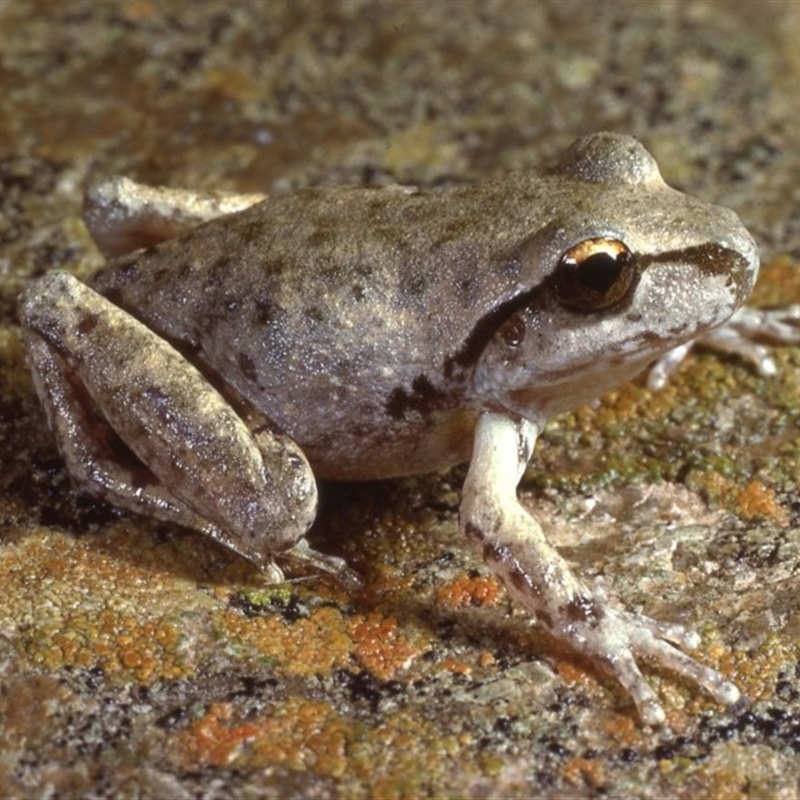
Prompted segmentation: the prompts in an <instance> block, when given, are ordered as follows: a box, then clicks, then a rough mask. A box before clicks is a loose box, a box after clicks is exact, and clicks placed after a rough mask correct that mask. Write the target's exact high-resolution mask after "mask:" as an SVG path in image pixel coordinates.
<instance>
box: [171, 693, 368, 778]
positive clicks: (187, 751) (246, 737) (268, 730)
mask: <svg viewBox="0 0 800 800" xmlns="http://www.w3.org/2000/svg"><path fill="white" fill-rule="evenodd" d="M234 716H235V711H234V709H233V707H232V706H230V705H229V704H227V703H215V704H212V705H210V706H209V707H208V709H207V710H206V712H205V714H203V716H202V717H200V718H199V719H197V720H195V721H194V722H192V723H191V724H190V725H189V726H188V728H186V729H184V730H182V731H180V732H179V733H178V734H177V735H176V736H175V739H174V741H173V744H174V746H175V747H177V748H178V749H179V751H181V752H182V753H183V754H184V755H185V757H186V758H187V759H188V761H190V762H192V763H195V764H204V765H209V766H215V767H223V766H231V765H236V766H238V767H240V768H245V767H247V768H250V769H252V768H264V767H269V766H277V765H280V766H284V767H287V768H289V769H293V770H309V771H312V772H314V773H316V774H318V775H327V776H340V775H342V774H343V772H344V770H345V766H346V753H347V743H348V741H349V740H352V739H354V738H355V737H356V733H357V732H356V731H354V730H353V726H352V725H349V724H348V723H346V722H345V721H344V720H342V719H341V717H339V715H338V714H337V713H336V712H335V711H334V710H333V709H332V708H331V707H330V706H329V705H327V704H325V703H319V702H311V701H308V700H305V699H303V698H299V697H290V698H288V700H286V701H285V702H284V703H283V704H282V705H280V706H278V707H276V708H274V709H272V711H271V712H270V713H269V714H268V715H264V716H261V717H258V718H257V719H254V720H248V721H247V722H243V721H236V720H235V719H234Z"/></svg>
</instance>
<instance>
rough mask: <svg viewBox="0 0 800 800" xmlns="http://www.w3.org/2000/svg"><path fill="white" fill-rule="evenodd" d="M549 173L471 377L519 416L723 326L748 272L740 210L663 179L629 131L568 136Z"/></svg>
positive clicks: (568, 400)
mask: <svg viewBox="0 0 800 800" xmlns="http://www.w3.org/2000/svg"><path fill="white" fill-rule="evenodd" d="M551 179H552V181H553V186H552V190H551V191H550V192H549V197H550V198H551V199H552V200H553V202H552V216H551V218H550V219H549V221H548V223H547V224H546V225H545V226H544V227H543V228H542V229H541V230H539V231H537V232H536V233H534V234H533V235H532V236H531V237H530V238H529V239H527V240H526V241H525V242H524V243H523V244H522V245H521V247H520V248H519V250H518V252H517V253H516V255H515V258H516V260H517V263H518V269H519V276H520V286H521V289H520V292H519V293H518V294H517V295H516V296H514V297H513V298H512V299H511V300H509V301H508V302H507V303H506V304H505V306H504V308H503V309H501V310H500V312H499V313H496V314H495V315H494V318H493V319H494V323H495V324H493V325H492V327H491V335H490V336H487V340H486V341H487V344H486V346H485V348H484V349H483V352H482V354H481V357H480V359H479V361H478V364H477V368H476V372H475V384H474V386H475V390H476V392H477V394H478V395H479V397H480V398H481V399H482V400H484V401H489V402H497V403H500V404H501V405H503V406H504V407H506V408H509V409H511V410H513V411H516V412H518V413H521V414H523V415H525V416H528V417H547V416H550V415H551V414H553V413H558V412H560V411H563V410H567V409H570V408H574V407H576V406H577V405H580V404H581V403H583V402H585V401H586V400H588V399H591V398H593V397H596V396H597V395H598V394H599V393H601V392H602V391H604V390H605V389H607V388H610V387H612V386H614V385H616V384H618V383H620V382H622V381H624V380H627V379H629V378H631V377H632V376H634V375H635V374H636V373H638V372H639V371H640V370H641V369H642V368H643V367H645V366H646V365H647V364H649V363H650V362H652V361H653V360H654V359H655V358H657V357H658V356H660V355H662V354H663V353H664V352H666V351H667V350H669V349H671V348H673V347H675V346H677V345H679V344H682V343H684V342H686V341H688V340H690V339H692V338H694V337H695V336H697V335H698V334H700V333H702V332H703V331H705V330H708V329H709V328H713V327H716V326H718V325H721V324H722V323H724V322H725V321H726V320H727V319H728V318H729V317H730V316H731V314H733V312H734V311H735V310H736V309H737V308H738V307H739V306H741V305H742V303H743V302H744V301H745V299H746V298H747V296H748V295H749V294H750V291H751V289H752V287H753V284H754V283H755V279H756V275H757V273H758V253H757V250H756V245H755V243H754V241H753V239H752V237H751V236H750V234H749V233H748V232H747V231H746V230H745V228H744V226H743V225H742V223H741V222H740V220H739V219H738V217H737V216H736V215H735V214H734V213H733V212H732V211H730V210H728V209H724V208H720V207H718V206H712V205H708V204H705V203H701V202H700V201H698V200H695V199H694V198H691V197H688V196H687V195H684V194H682V193H680V192H678V191H676V190H674V189H672V188H670V187H669V186H667V184H666V183H664V181H663V180H662V178H661V175H660V173H659V171H658V167H657V165H656V163H655V161H654V159H653V157H652V156H651V155H650V154H649V153H648V152H647V151H646V150H645V149H644V147H642V145H641V144H639V142H637V141H636V140H635V139H632V138H631V137H627V136H620V135H616V134H597V135H595V136H590V137H586V138H585V139H581V140H579V141H578V142H576V144H575V145H573V147H572V148H570V150H569V151H568V152H567V155H566V157H565V158H564V160H563V161H562V162H561V164H560V165H559V167H557V168H556V169H555V170H554V171H553V172H552V173H551ZM523 287H524V288H523Z"/></svg>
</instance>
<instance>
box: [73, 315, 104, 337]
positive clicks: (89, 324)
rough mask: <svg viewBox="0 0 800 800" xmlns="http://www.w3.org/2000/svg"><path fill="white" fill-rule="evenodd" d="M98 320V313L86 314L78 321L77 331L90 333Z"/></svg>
mask: <svg viewBox="0 0 800 800" xmlns="http://www.w3.org/2000/svg"><path fill="white" fill-rule="evenodd" d="M99 321H100V315H99V314H86V315H85V316H84V317H83V319H82V320H81V321H80V322H79V323H78V333H84V334H85V333H91V332H92V331H93V330H94V329H95V328H96V327H97V323H98V322H99Z"/></svg>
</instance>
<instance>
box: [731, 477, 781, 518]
mask: <svg viewBox="0 0 800 800" xmlns="http://www.w3.org/2000/svg"><path fill="white" fill-rule="evenodd" d="M735 500H736V505H737V508H738V512H739V514H740V515H741V516H742V517H744V518H745V519H759V520H768V521H770V522H774V523H775V524H777V525H781V526H782V527H785V526H787V525H788V524H789V515H788V514H787V512H786V510H785V509H784V508H782V507H781V505H780V503H779V502H778V499H777V496H776V494H775V492H774V491H773V490H772V489H770V488H769V487H767V486H764V484H763V483H761V481H759V480H752V481H750V483H748V484H747V486H745V487H744V489H742V490H741V491H740V492H739V493H738V494H737V495H736V498H735Z"/></svg>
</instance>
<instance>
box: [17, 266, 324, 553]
mask: <svg viewBox="0 0 800 800" xmlns="http://www.w3.org/2000/svg"><path fill="white" fill-rule="evenodd" d="M20 310H21V319H22V323H23V326H24V329H25V336H26V339H27V341H28V346H29V352H30V357H31V362H32V363H31V366H32V369H33V373H34V379H35V383H36V387H37V391H38V392H39V394H40V395H41V397H42V400H43V402H44V404H45V407H46V409H47V411H48V417H49V420H50V424H51V427H52V428H53V429H54V431H55V433H56V435H57V437H58V439H59V443H60V446H61V448H62V450H63V452H64V455H65V458H66V460H67V464H68V466H69V469H70V471H71V472H72V473H73V474H74V475H75V476H76V478H77V479H78V480H80V481H82V482H84V483H85V484H87V485H88V487H89V488H90V489H91V490H92V491H93V492H95V493H96V494H100V495H102V496H104V497H106V498H108V499H110V500H111V501H112V502H114V503H117V504H119V505H121V506H123V507H125V508H128V509H132V510H135V511H139V512H143V513H147V514H154V515H156V516H159V517H161V518H164V519H170V520H174V521H177V522H179V523H181V524H183V525H187V526H190V527H193V528H195V529H199V530H201V531H204V532H206V533H208V534H210V535H211V536H213V537H214V538H215V539H217V540H219V541H220V542H222V543H223V544H225V545H227V546H228V547H230V548H231V549H233V550H235V551H236V552H238V553H240V554H242V555H243V556H245V557H246V558H248V559H250V560H251V561H253V562H255V563H257V564H259V565H263V564H264V563H267V562H269V560H270V559H269V556H270V554H273V553H276V552H280V551H282V550H285V549H287V548H290V547H292V545H294V544H295V543H296V542H297V540H298V539H299V538H300V537H301V536H302V535H303V533H305V531H306V530H307V528H308V527H309V526H310V524H311V522H312V520H313V518H314V514H315V510H316V498H317V494H316V485H315V483H314V478H313V475H312V473H311V470H310V468H309V466H308V464H307V462H306V460H305V458H304V457H303V455H302V453H301V452H300V450H299V448H298V447H297V446H296V445H295V444H294V443H293V442H291V441H290V440H287V439H285V438H280V439H275V440H274V441H273V440H269V439H268V435H267V434H266V433H265V432H263V431H262V432H261V433H259V440H260V441H259V443H256V441H255V440H254V439H253V436H252V435H251V434H250V432H249V430H248V429H247V427H246V425H245V424H244V422H243V421H242V420H241V419H240V418H239V417H238V416H237V414H236V413H235V411H234V410H233V409H232V408H231V406H230V405H229V404H228V403H227V402H226V401H225V399H224V398H223V397H222V396H221V395H220V394H219V393H218V392H217V391H216V390H215V389H214V388H213V387H212V386H211V385H210V384H209V383H208V382H207V381H206V379H205V378H204V377H203V376H202V375H201V374H200V373H199V372H198V371H197V370H196V369H195V368H194V367H193V366H192V365H191V364H189V362H187V361H186V360H185V359H184V358H183V356H182V355H181V354H180V353H178V352H177V351H176V350H175V349H174V348H172V347H171V346H170V345H169V344H168V343H166V342H165V341H164V340H162V339H160V338H159V337H158V336H157V335H156V334H154V333H153V332H152V331H150V330H149V329H148V328H146V327H145V326H144V325H142V324H141V323H139V322H138V321H136V320H135V319H133V318H132V317H130V316H129V315H128V314H126V313H125V312H124V311H122V310H120V309H119V308H117V307H116V306H114V305H113V304H112V303H110V302H109V301H108V300H106V299H105V298H103V297H102V296H101V295H98V294H97V293H96V292H94V291H92V290H91V289H89V288H88V287H86V286H84V285H83V284H81V283H80V282H79V281H77V280H76V279H74V278H73V277H71V276H70V275H68V274H66V273H63V272H51V273H48V274H47V275H46V276H44V277H43V278H41V279H40V280H39V281H37V282H36V283H35V284H34V285H33V286H32V287H31V288H30V289H29V290H28V291H27V292H26V293H25V295H24V296H23V299H22V303H21V309H20ZM87 395H88V398H87ZM89 399H90V400H91V403H93V405H94V406H95V407H96V408H97V409H98V410H99V411H100V414H101V416H102V422H101V423H100V424H99V425H98V423H97V422H96V420H94V419H93V418H92V414H91V412H90V411H89V409H88V403H89ZM112 430H113V432H114V433H115V434H116V435H117V436H118V437H119V439H121V440H122V441H123V442H124V444H125V445H126V446H127V447H128V448H129V449H130V451H131V452H132V453H133V454H135V456H136V458H137V459H138V461H139V462H141V463H140V464H139V465H138V473H139V474H138V475H137V474H135V470H134V471H132V470H131V469H130V467H126V466H125V464H124V462H123V461H121V460H120V459H119V458H116V457H115V456H114V455H113V454H112V447H111V445H110V444H107V443H106V442H108V440H109V434H110V433H111V431H112ZM265 441H270V445H269V447H266V446H265ZM259 444H260V446H259ZM262 451H263V452H264V453H268V457H264V456H262ZM265 461H268V462H269V463H265ZM135 469H136V468H135Z"/></svg>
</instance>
